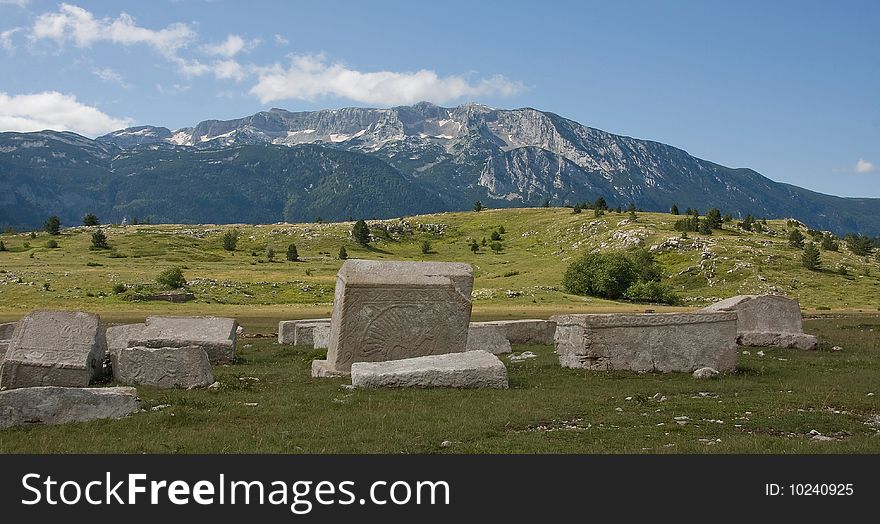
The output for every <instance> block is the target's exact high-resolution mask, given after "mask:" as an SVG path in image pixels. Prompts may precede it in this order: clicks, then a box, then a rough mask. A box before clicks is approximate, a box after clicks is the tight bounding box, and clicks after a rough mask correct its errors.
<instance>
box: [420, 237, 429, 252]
mask: <svg viewBox="0 0 880 524" xmlns="http://www.w3.org/2000/svg"><path fill="white" fill-rule="evenodd" d="M419 248H420V249H421V250H422V254H423V255H427V254H428V253H430V252H431V243H430V242H428V241H427V240H422V244H421V245H420V246H419Z"/></svg>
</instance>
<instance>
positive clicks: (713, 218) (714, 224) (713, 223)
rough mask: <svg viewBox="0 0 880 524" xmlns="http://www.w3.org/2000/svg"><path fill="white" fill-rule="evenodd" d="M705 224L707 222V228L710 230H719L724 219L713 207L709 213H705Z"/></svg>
mask: <svg viewBox="0 0 880 524" xmlns="http://www.w3.org/2000/svg"><path fill="white" fill-rule="evenodd" d="M706 222H708V224H709V227H710V228H712V229H721V227H722V226H723V225H724V219H723V218H722V217H721V211H719V210H718V209H717V208H714V207H713V208H712V209H710V210H709V211H706Z"/></svg>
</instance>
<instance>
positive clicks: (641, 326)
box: [553, 312, 736, 372]
mask: <svg viewBox="0 0 880 524" xmlns="http://www.w3.org/2000/svg"><path fill="white" fill-rule="evenodd" d="M553 320H555V321H556V324H557V328H556V352H557V353H558V354H559V363H560V364H561V365H562V366H563V367H570V368H583V369H592V370H618V369H628V370H633V371H661V372H669V371H679V372H692V371H694V370H696V369H699V368H702V367H711V368H714V369H716V370H718V371H732V370H733V369H734V368H735V367H736V314H735V313H705V312H704V313H646V314H602V315H560V316H557V317H554V318H553Z"/></svg>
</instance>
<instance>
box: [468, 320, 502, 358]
mask: <svg viewBox="0 0 880 524" xmlns="http://www.w3.org/2000/svg"><path fill="white" fill-rule="evenodd" d="M479 350H483V351H488V352H489V353H492V354H493V355H501V354H503V353H510V352H511V349H510V341H508V340H507V337H506V336H504V331H502V329H499V328H498V327H496V326H494V325H487V324H484V323H481V322H472V323H471V325H470V327H469V328H468V340H467V351H479Z"/></svg>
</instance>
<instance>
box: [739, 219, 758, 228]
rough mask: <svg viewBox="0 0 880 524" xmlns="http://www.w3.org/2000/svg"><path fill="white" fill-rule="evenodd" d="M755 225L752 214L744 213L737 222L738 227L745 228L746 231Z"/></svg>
mask: <svg viewBox="0 0 880 524" xmlns="http://www.w3.org/2000/svg"><path fill="white" fill-rule="evenodd" d="M754 225H755V217H753V216H752V215H746V217H745V218H744V219H743V221H742V222H740V223H739V227H741V228H743V229H745V230H746V231H751V230H752V226H754Z"/></svg>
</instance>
